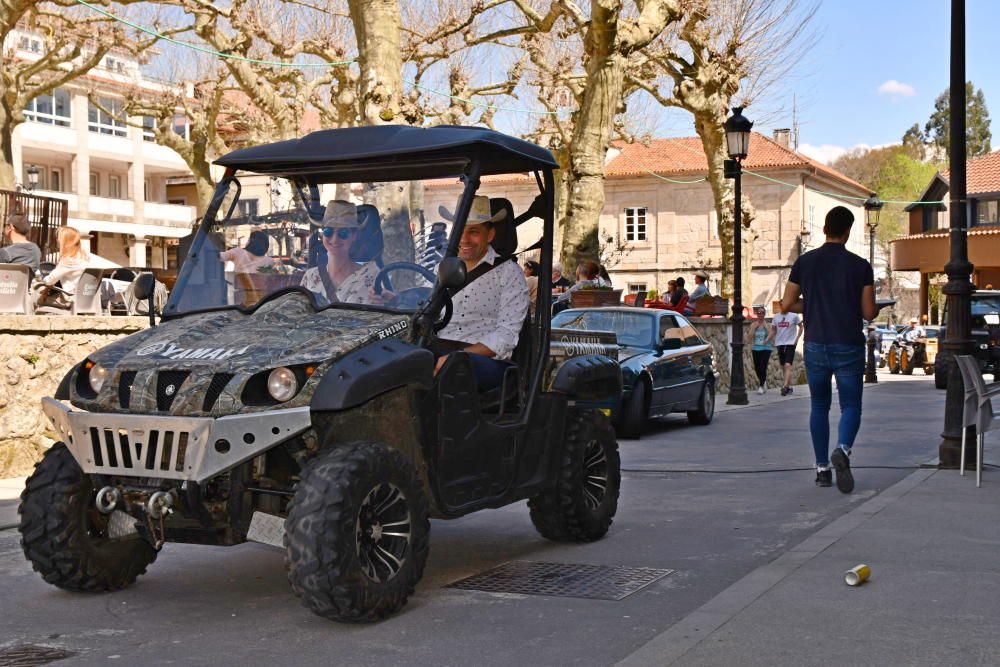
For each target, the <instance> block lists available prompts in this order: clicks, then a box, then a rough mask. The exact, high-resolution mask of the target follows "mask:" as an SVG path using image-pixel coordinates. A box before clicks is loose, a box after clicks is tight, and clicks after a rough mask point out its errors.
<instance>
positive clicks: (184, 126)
mask: <svg viewBox="0 0 1000 667" xmlns="http://www.w3.org/2000/svg"><path fill="white" fill-rule="evenodd" d="M173 129H174V134H178V135H180V136H182V137H184V138H185V139H190V138H191V134H190V131H189V128H188V119H187V116H185V115H184V114H180V113H178V114H174V121H173Z"/></svg>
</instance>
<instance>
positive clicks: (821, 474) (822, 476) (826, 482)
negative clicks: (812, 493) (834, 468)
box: [816, 468, 833, 486]
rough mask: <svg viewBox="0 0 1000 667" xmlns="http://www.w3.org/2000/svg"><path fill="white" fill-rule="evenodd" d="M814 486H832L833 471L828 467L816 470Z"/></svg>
mask: <svg viewBox="0 0 1000 667" xmlns="http://www.w3.org/2000/svg"><path fill="white" fill-rule="evenodd" d="M816 486H833V472H831V471H830V469H829V468H827V469H826V470H817V471H816Z"/></svg>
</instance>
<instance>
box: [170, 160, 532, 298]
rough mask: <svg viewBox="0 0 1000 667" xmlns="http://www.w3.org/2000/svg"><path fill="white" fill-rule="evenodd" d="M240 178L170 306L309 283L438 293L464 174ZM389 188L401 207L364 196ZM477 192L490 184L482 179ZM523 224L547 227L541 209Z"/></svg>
mask: <svg viewBox="0 0 1000 667" xmlns="http://www.w3.org/2000/svg"><path fill="white" fill-rule="evenodd" d="M238 181H239V186H238V187H237V186H236V185H235V184H234V185H232V186H231V187H230V188H229V190H228V192H227V193H226V198H225V199H224V200H223V204H222V206H221V207H220V208H219V213H218V215H217V216H216V218H217V222H215V223H214V224H212V225H211V227H210V228H209V229H207V230H204V234H203V235H201V236H196V235H192V237H187V238H185V239H182V240H181V248H180V250H181V253H180V254H181V255H182V256H185V257H186V258H185V259H184V260H183V264H182V265H181V267H180V270H179V273H178V278H177V282H176V286H175V288H174V291H173V292H172V293H171V295H170V300H169V302H168V305H167V310H166V312H167V314H169V315H175V314H180V313H185V312H193V311H199V310H207V309H214V308H224V307H234V306H235V307H243V308H251V307H253V306H254V305H255V304H257V303H259V302H260V301H261V300H263V299H265V298H267V297H268V296H270V295H271V294H274V293H275V292H278V291H279V290H284V289H288V288H299V289H300V290H304V291H305V292H307V293H308V294H310V295H311V296H312V297H313V298H314V300H315V303H316V305H317V306H318V307H320V308H323V307H326V306H328V305H330V304H335V303H342V304H358V305H361V306H372V307H385V308H390V309H394V310H402V311H415V310H417V309H419V308H420V307H421V306H423V305H424V304H425V303H426V302H427V299H428V298H429V297H430V295H431V292H432V289H433V286H434V283H435V280H436V275H437V267H438V264H439V263H440V261H441V260H442V259H443V258H444V256H445V253H446V250H447V246H448V241H449V235H450V233H451V230H452V226H453V217H454V212H455V209H456V205H457V202H458V199H459V197H460V196H461V195H462V192H463V191H464V189H465V186H464V185H463V184H462V183H460V182H459V181H458V179H457V178H449V179H435V180H425V181H400V182H391V183H378V184H360V183H355V184H325V185H319V186H316V185H313V186H312V187H309V186H305V185H304V184H302V185H301V186H299V185H296V184H294V183H292V182H291V181H288V180H285V179H281V178H274V177H267V176H262V175H258V174H240V175H239V176H238ZM529 182H530V181H529ZM222 187H223V186H220V190H221V189H222ZM386 193H389V195H390V196H391V195H392V194H394V193H395V194H397V195H398V201H397V202H396V204H397V207H398V208H395V209H391V208H388V207H386V208H387V209H388V210H379V209H378V208H377V207H376V206H375V205H373V204H366V203H364V202H366V201H376V199H377V198H378V196H379V194H381V199H383V200H384V199H385V194H386ZM477 194H485V195H489V194H490V192H489V191H488V188H487V187H485V186H483V187H480V188H479V190H478V192H477ZM534 194H537V191H536V192H535V193H532V194H531V195H529V198H528V200H527V201H528V202H529V203H530V201H531V198H530V197H533V196H534ZM217 196H218V192H217ZM526 205H527V204H525V206H526ZM394 210H399V211H402V213H397V214H395V215H394V214H393V211H394ZM407 210H409V211H410V212H409V214H407V213H406V211H407ZM521 212H523V211H516V213H521ZM516 213H515V214H516ZM523 227H524V228H528V229H524V233H522V241H523V243H522V246H524V245H529V244H531V243H532V242H534V241H536V240H537V239H538V238H539V237H540V236H541V221H540V220H539V219H537V218H536V219H533V220H532V221H531V222H530V223H526V224H525V225H523ZM533 227H534V228H535V229H532V228H533ZM519 231H520V230H519ZM531 232H534V233H533V234H532V233H531ZM513 238H514V243H515V245H516V240H517V237H516V235H514V236H513ZM508 241H509V239H508ZM185 245H186V246H187V247H185ZM494 246H496V241H494ZM188 248H190V250H188ZM514 250H516V248H514V247H512V248H510V249H509V250H508V251H507V253H508V254H509V253H510V252H513V251H514Z"/></svg>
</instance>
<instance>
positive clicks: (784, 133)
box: [774, 127, 792, 148]
mask: <svg viewBox="0 0 1000 667" xmlns="http://www.w3.org/2000/svg"><path fill="white" fill-rule="evenodd" d="M791 138H792V131H791V130H790V129H788V128H787V127H783V128H781V129H780V130H775V131H774V142H775V143H776V144H779V145H780V146H781V147H782V148H791V147H790V145H789V144H790V142H791Z"/></svg>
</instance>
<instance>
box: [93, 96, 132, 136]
mask: <svg viewBox="0 0 1000 667" xmlns="http://www.w3.org/2000/svg"><path fill="white" fill-rule="evenodd" d="M98 102H99V103H100V105H101V107H102V108H100V109H99V108H98V107H97V106H96V105H95V104H94V103H93V102H91V103H90V108H89V109H88V111H87V120H88V125H87V129H89V130H90V131H91V132H96V133H98V134H110V135H112V136H115V137H124V136H125V135H126V134H127V131H126V129H125V104H124V103H123V102H122V101H121V100H119V99H115V98H112V97H102V98H100V99H99V100H98ZM105 109H106V110H107V111H110V112H111V113H110V114H109V113H107V111H105Z"/></svg>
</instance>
